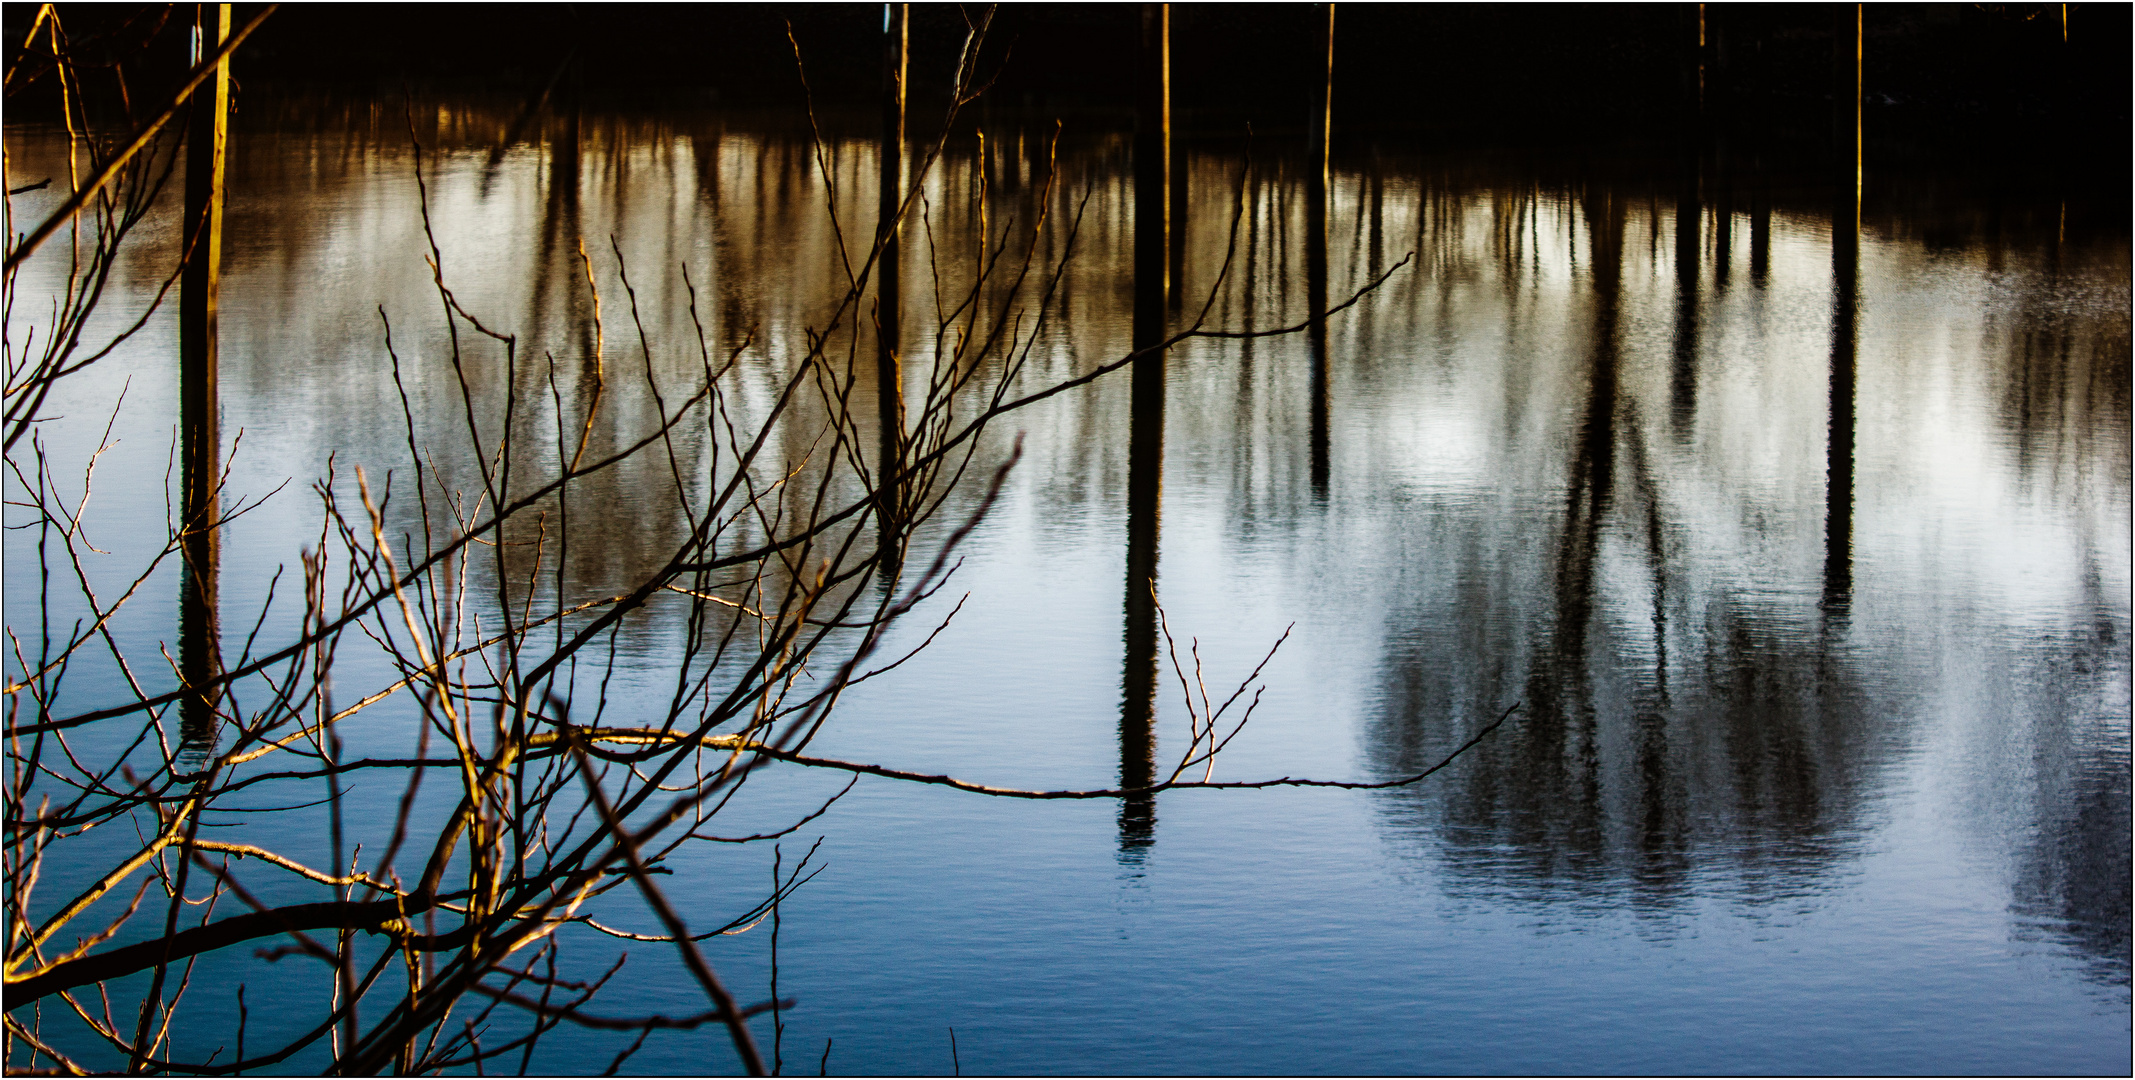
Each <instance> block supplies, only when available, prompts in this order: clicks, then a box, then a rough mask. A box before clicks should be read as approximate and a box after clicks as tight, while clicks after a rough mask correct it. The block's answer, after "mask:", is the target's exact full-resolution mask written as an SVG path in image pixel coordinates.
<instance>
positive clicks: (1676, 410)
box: [1668, 142, 1704, 442]
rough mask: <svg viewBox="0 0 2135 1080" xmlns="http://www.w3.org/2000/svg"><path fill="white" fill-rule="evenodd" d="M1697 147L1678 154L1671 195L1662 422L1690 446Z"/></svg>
mask: <svg viewBox="0 0 2135 1080" xmlns="http://www.w3.org/2000/svg"><path fill="white" fill-rule="evenodd" d="M1698 171H1699V170H1698V147H1697V144H1696V143H1695V142H1691V143H1688V144H1687V145H1686V146H1685V148H1684V149H1683V151H1682V172H1681V175H1680V176H1679V177H1678V178H1677V180H1676V193H1675V362H1674V364H1673V366H1671V367H1670V369H1669V379H1668V393H1669V397H1668V416H1669V419H1670V421H1671V422H1672V424H1673V431H1674V433H1675V437H1676V439H1677V441H1678V442H1688V441H1689V440H1690V434H1691V428H1692V425H1694V424H1695V423H1696V421H1697V411H1698V261H1699V259H1698V257H1699V256H1700V255H1701V254H1702V253H1703V250H1702V249H1703V245H1702V243H1701V238H1700V237H1699V235H1698V232H1699V229H1698V226H1699V218H1701V217H1703V216H1704V211H1703V210H1702V208H1701V206H1700V203H1699V195H1698V183H1699V178H1698Z"/></svg>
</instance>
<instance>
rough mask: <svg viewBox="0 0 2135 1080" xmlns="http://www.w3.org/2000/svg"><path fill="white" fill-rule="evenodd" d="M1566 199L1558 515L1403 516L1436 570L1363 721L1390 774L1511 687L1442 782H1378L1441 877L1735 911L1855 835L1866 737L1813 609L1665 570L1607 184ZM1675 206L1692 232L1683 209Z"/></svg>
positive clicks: (1800, 889)
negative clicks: (1572, 410) (1538, 524)
mask: <svg viewBox="0 0 2135 1080" xmlns="http://www.w3.org/2000/svg"><path fill="white" fill-rule="evenodd" d="M1582 203H1583V205H1582V211H1583V213H1582V215H1581V216H1582V217H1583V219H1584V221H1585V225H1586V229H1585V232H1586V235H1585V236H1584V237H1582V238H1581V239H1583V240H1584V241H1585V243H1584V244H1582V245H1581V247H1583V248H1585V249H1586V253H1587V256H1586V260H1585V261H1586V262H1587V264H1588V265H1589V266H1590V268H1591V275H1590V276H1591V282H1592V289H1593V293H1592V308H1591V324H1590V325H1591V329H1590V331H1589V336H1588V344H1587V346H1586V349H1587V356H1586V366H1587V375H1588V377H1587V386H1586V392H1585V395H1584V402H1583V407H1582V408H1581V409H1580V411H1579V413H1578V414H1577V415H1578V420H1577V427H1576V428H1575V429H1574V431H1573V432H1572V439H1571V442H1570V445H1569V449H1570V452H1571V456H1570V461H1569V462H1568V468H1567V472H1566V477H1567V479H1566V486H1565V488H1564V495H1563V498H1562V502H1561V506H1562V514H1563V518H1562V522H1561V525H1560V527H1559V528H1558V529H1557V530H1556V531H1555V533H1554V538H1553V542H1552V543H1550V544H1549V545H1547V546H1546V547H1542V546H1529V545H1526V544H1524V542H1523V541H1522V539H1521V538H1520V537H1519V536H1518V535H1516V534H1513V533H1507V532H1506V530H1507V529H1508V528H1517V527H1516V526H1515V525H1514V524H1513V523H1512V522H1511V521H1493V520H1491V519H1490V518H1489V517H1488V512H1487V511H1480V512H1479V513H1482V514H1483V515H1484V516H1482V517H1480V518H1477V517H1474V516H1471V512H1462V513H1459V514H1449V515H1447V520H1444V521H1442V522H1441V521H1433V522H1430V523H1428V524H1426V525H1424V526H1423V531H1424V532H1425V534H1426V535H1427V536H1428V539H1427V540H1425V541H1423V543H1428V544H1429V545H1430V546H1429V548H1428V549H1420V550H1410V551H1408V552H1407V553H1406V558H1407V559H1408V560H1410V561H1413V562H1417V563H1419V564H1422V565H1428V566H1430V567H1432V568H1433V569H1432V571H1431V573H1432V574H1433V575H1434V576H1436V575H1441V574H1442V575H1447V576H1448V577H1449V578H1450V579H1451V580H1453V581H1455V582H1457V583H1458V584H1457V585H1454V586H1453V592H1452V595H1451V596H1450V597H1448V596H1445V595H1443V594H1441V595H1440V596H1439V597H1438V598H1435V599H1432V600H1425V601H1421V602H1420V603H1419V605H1418V606H1417V607H1416V608H1415V609H1414V610H1413V611H1408V612H1397V613H1396V615H1395V616H1394V618H1395V622H1394V623H1393V624H1392V625H1390V627H1389V638H1390V648H1389V657H1388V661H1387V663H1388V668H1387V682H1386V704H1385V712H1384V713H1383V714H1382V716H1381V717H1380V718H1379V719H1378V720H1377V721H1376V722H1375V728H1374V731H1373V734H1372V736H1371V737H1372V739H1373V741H1374V742H1376V743H1377V756H1378V757H1379V758H1380V762H1381V768H1382V769H1383V770H1384V771H1385V772H1386V773H1387V774H1389V775H1393V774H1398V773H1400V772H1401V771H1404V770H1416V769H1419V768H1420V767H1423V766H1427V765H1429V764H1431V763H1432V762H1433V761H1435V760H1437V757H1438V756H1442V755H1443V754H1444V753H1446V752H1447V751H1449V750H1450V749H1451V748H1452V747H1453V746H1454V745H1457V744H1458V741H1459V738H1460V735H1461V733H1462V731H1463V730H1473V729H1474V728H1475V727H1476V726H1479V725H1480V724H1481V723H1484V722H1487V717H1483V716H1481V712H1482V710H1483V709H1484V708H1485V706H1484V705H1483V704H1482V703H1485V702H1497V703H1499V704H1498V705H1497V707H1499V708H1502V707H1503V704H1506V703H1510V702H1511V701H1512V700H1514V699H1519V700H1522V701H1523V705H1522V707H1521V709H1520V712H1519V720H1518V722H1517V724H1516V725H1511V726H1508V727H1507V728H1505V729H1502V730H1501V731H1500V732H1499V733H1498V734H1497V735H1495V736H1493V737H1492V739H1490V740H1488V741H1487V742H1485V743H1484V744H1482V745H1479V746H1478V747H1476V748H1475V749H1474V750H1473V751H1471V752H1470V756H1469V757H1468V758H1467V759H1466V760H1464V761H1463V762H1462V763H1461V764H1460V765H1458V766H1456V768H1455V769H1454V770H1452V774H1451V776H1450V777H1449V778H1448V779H1447V781H1446V782H1445V783H1444V784H1443V785H1442V786H1439V787H1436V788H1433V787H1431V786H1430V785H1420V786H1418V787H1416V788H1410V789H1400V790H1399V791H1397V792H1394V793H1390V795H1389V797H1388V799H1387V802H1386V804H1385V806H1386V811H1387V813H1388V814H1389V817H1390V818H1392V819H1393V820H1395V821H1397V822H1399V823H1400V824H1399V825H1398V826H1397V828H1398V830H1399V831H1401V832H1405V833H1409V834H1410V835H1414V836H1416V837H1417V838H1418V839H1419V840H1421V841H1422V842H1423V845H1424V847H1425V848H1426V849H1428V850H1432V851H1434V852H1435V854H1436V855H1437V857H1438V861H1439V862H1440V864H1441V865H1442V866H1443V867H1444V868H1445V869H1446V870H1447V871H1448V872H1449V874H1450V878H1451V880H1450V884H1451V886H1452V888H1453V889H1454V891H1456V892H1462V891H1466V890H1473V889H1480V890H1482V891H1484V892H1486V893H1489V894H1493V895H1499V896H1504V895H1509V896H1511V897H1512V898H1514V899H1523V900H1526V901H1532V902H1534V903H1537V904H1540V905H1555V904H1556V903H1558V902H1560V901H1562V900H1565V899H1574V900H1583V901H1591V902H1593V903H1597V904H1600V905H1604V906H1614V905H1617V904H1625V903H1627V904H1628V907H1629V908H1630V909H1631V910H1633V911H1637V912H1642V913H1645V914H1648V915H1664V914H1667V913H1669V912H1671V911H1680V910H1682V907H1683V904H1684V902H1685V901H1686V899H1687V898H1688V897H1689V896H1690V895H1691V894H1693V893H1694V892H1696V891H1700V888H1701V887H1700V886H1699V884H1698V883H1699V882H1700V881H1704V880H1707V879H1708V878H1712V879H1714V880H1715V881H1716V882H1719V883H1717V884H1716V885H1715V886H1714V887H1715V888H1717V889H1720V890H1723V891H1726V892H1728V893H1731V894H1733V895H1735V896H1737V897H1739V898H1741V899H1742V900H1743V901H1744V902H1746V903H1750V904H1764V903H1769V902H1771V901H1773V900H1776V899H1780V898H1783V897H1788V896H1802V895H1809V894H1813V893H1816V892H1818V891H1820V890H1822V889H1823V888H1825V887H1826V886H1825V885H1824V880H1825V878H1826V877H1827V873H1826V872H1827V871H1828V870H1829V868H1831V867H1832V866H1833V865H1834V864H1836V863H1837V862H1838V861H1839V860H1840V859H1841V858H1842V857H1844V856H1845V854H1846V853H1847V852H1848V851H1849V850H1850V849H1851V845H1852V841H1853V837H1854V836H1856V835H1857V834H1858V832H1859V829H1860V825H1859V823H1858V819H1859V808H1860V807H1861V805H1862V804H1863V802H1864V799H1865V795H1864V794H1863V792H1864V788H1865V786H1866V785H1865V779H1864V778H1865V777H1867V776H1870V775H1873V774H1874V772H1875V771H1876V769H1877V768H1879V767H1880V766H1879V763H1880V762H1881V761H1882V760H1883V759H1884V758H1885V757H1886V756H1887V755H1886V754H1885V753H1884V751H1883V749H1882V748H1883V747H1884V745H1885V744H1886V743H1887V742H1888V739H1887V736H1883V735H1879V734H1878V733H1877V732H1876V731H1875V730H1872V727H1871V724H1870V723H1869V718H1870V717H1871V716H1873V715H1876V714H1875V712H1874V711H1873V710H1871V709H1868V708H1865V707H1864V706H1863V705H1862V704H1861V701H1860V699H1861V693H1860V691H1859V689H1858V687H1857V685H1856V683H1855V682H1854V680H1853V679H1852V678H1851V675H1850V673H1849V670H1848V668H1847V666H1846V664H1845V662H1844V660H1843V658H1834V657H1831V656H1829V655H1827V653H1826V645H1825V644H1824V641H1823V639H1821V638H1820V637H1819V635H1818V634H1817V633H1816V623H1815V621H1814V618H1813V612H1810V611H1796V610H1789V609H1785V608H1780V607H1774V606H1773V601H1772V600H1770V599H1767V598H1764V597H1758V596H1740V597H1738V596H1735V595H1732V594H1728V593H1722V594H1720V595H1717V596H1714V595H1709V594H1706V595H1698V594H1697V590H1696V588H1695V586H1693V585H1690V584H1687V582H1690V581H1694V580H1695V576H1694V575H1693V574H1692V573H1691V572H1690V567H1691V566H1692V565H1693V556H1694V553H1692V552H1688V551H1685V550H1683V545H1682V543H1681V541H1680V540H1678V539H1676V538H1675V534H1674V532H1673V531H1672V529H1671V525H1670V522H1672V521H1675V520H1676V519H1677V518H1678V517H1679V516H1680V515H1681V513H1682V511H1681V509H1680V508H1673V509H1671V508H1669V507H1667V506H1665V505H1664V500H1665V499H1666V498H1667V497H1668V493H1669V492H1670V491H1671V490H1672V489H1671V488H1670V487H1669V485H1668V483H1667V481H1668V464H1667V462H1666V461H1665V460H1664V458H1663V455H1666V454H1680V453H1682V452H1683V451H1682V450H1681V449H1680V446H1681V443H1680V442H1679V440H1677V439H1676V438H1672V437H1670V434H1669V433H1672V432H1675V431H1677V430H1679V428H1680V423H1679V422H1678V421H1677V419H1676V418H1675V417H1674V416H1672V415H1671V416H1670V417H1669V418H1668V419H1666V420H1661V418H1660V417H1659V416H1658V415H1657V410H1652V409H1641V408H1640V403H1639V401H1638V399H1637V396H1636V394H1635V392H1634V391H1633V390H1631V389H1630V388H1629V387H1627V386H1626V384H1625V382H1624V380H1623V365H1624V362H1625V361H1624V357H1623V355H1622V349H1623V344H1622V342H1623V336H1624V335H1623V331H1622V329H1621V328H1620V326H1619V321H1620V310H1619V309H1620V305H1621V291H1622V290H1621V284H1622V282H1621V278H1622V273H1623V271H1622V264H1623V261H1624V257H1625V252H1624V231H1625V219H1626V205H1625V203H1626V200H1625V199H1624V198H1623V197H1622V196H1621V195H1620V194H1618V193H1616V192H1613V191H1610V190H1609V189H1607V188H1606V187H1603V186H1600V185H1598V184H1590V185H1588V187H1587V189H1586V193H1585V195H1584V197H1583V199H1582ZM1678 220H1679V221H1688V222H1690V223H1692V225H1693V230H1692V231H1693V235H1694V231H1695V230H1694V226H1695V223H1696V222H1697V220H1698V216H1697V214H1696V213H1695V211H1693V212H1691V213H1688V214H1683V215H1682V216H1681V217H1680V218H1679V219H1678ZM1501 257H1508V256H1501ZM1694 257H1695V254H1694V250H1693V252H1692V253H1691V255H1690V258H1691V259H1694ZM1689 261H1690V260H1689V259H1683V258H1681V257H1680V256H1679V260H1678V266H1679V267H1680V266H1683V265H1685V264H1686V263H1689ZM1507 272H1508V273H1510V272H1511V271H1510V270H1509V269H1508V271H1507ZM1690 287H1691V288H1694V287H1695V286H1694V282H1693V283H1690ZM1695 299H1696V298H1695V297H1692V299H1691V304H1694V303H1695ZM1685 309H1687V310H1690V311H1695V308H1694V307H1692V306H1690V305H1684V308H1679V310H1685ZM1689 330H1690V332H1693V333H1694V331H1695V326H1694V324H1693V325H1692V327H1690V328H1689ZM1678 348H1679V349H1680V344H1678ZM1679 355H1680V354H1679ZM1687 362H1688V363H1690V364H1692V365H1694V364H1695V363H1696V362H1697V361H1696V355H1695V352H1694V351H1693V352H1692V353H1691V355H1690V356H1689V358H1688V359H1687ZM1695 374H1696V372H1695V371H1692V372H1690V373H1689V377H1690V378H1692V379H1694V377H1695ZM1672 390H1673V387H1671V391H1672ZM1672 397H1673V394H1672V392H1671V399H1672ZM1669 404H1670V405H1671V406H1673V405H1674V404H1675V402H1674V401H1673V400H1671V401H1670V403H1669ZM1670 412H1671V413H1672V412H1673V409H1672V408H1671V409H1670ZM1656 421H1659V422H1656ZM1624 556H1629V557H1630V558H1632V559H1634V560H1636V562H1637V563H1640V564H1643V573H1640V572H1638V571H1629V572H1627V571H1626V570H1624V569H1623V562H1622V561H1621V560H1622V558H1623V557H1624ZM1605 558H1606V559H1607V560H1608V562H1609V565H1610V568H1609V569H1608V570H1606V571H1604V570H1603V568H1602V563H1603V560H1604V559H1605ZM1678 582H1686V584H1678ZM1541 597H1547V601H1546V603H1543V604H1535V603H1533V602H1532V601H1533V600H1534V599H1538V598H1541ZM1442 604H1450V605H1451V607H1450V608H1444V607H1440V606H1438V605H1442ZM1715 872H1718V873H1717V874H1716V873H1715Z"/></svg>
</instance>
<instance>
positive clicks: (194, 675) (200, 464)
mask: <svg viewBox="0 0 2135 1080" xmlns="http://www.w3.org/2000/svg"><path fill="white" fill-rule="evenodd" d="M208 10H209V9H207V8H201V9H200V11H201V13H202V14H203V15H205V14H206V13H207V11H208ZM229 11H230V9H228V8H223V9H222V27H221V33H222V34H223V35H224V36H225V37H226V36H227V35H228V34H229V32H230V27H229V19H230V15H229ZM204 29H206V27H204V26H203V25H201V24H198V23H196V24H195V26H194V37H193V41H194V43H195V45H194V48H195V50H196V52H197V51H199V50H200V42H201V41H202V40H203V38H202V36H201V31H202V30H204ZM213 40H221V39H220V38H216V39H213ZM229 84H230V73H229V65H228V64H224V65H222V66H221V68H220V69H219V70H218V72H217V74H216V76H215V81H214V82H213V83H212V84H210V86H211V88H212V90H213V93H212V94H206V93H203V94H202V95H201V96H200V98H196V99H195V100H196V101H198V100H202V99H204V100H205V101H207V102H211V103H212V105H213V107H211V108H204V107H195V108H194V109H193V110H192V118H191V121H190V129H189V130H188V131H187V133H186V155H185V192H184V200H185V216H184V218H183V219H182V220H183V221H184V222H185V227H186V232H187V234H188V235H189V236H191V237H192V238H193V242H192V244H191V248H192V252H193V254H192V257H191V258H190V259H188V260H187V261H186V265H185V269H184V271H183V280H182V282H181V283H180V286H179V294H178V372H179V374H178V427H179V432H180V434H179V438H178V442H179V450H178V454H179V476H178V486H179V498H180V500H181V501H180V507H181V511H180V514H181V520H182V522H183V526H184V531H183V533H182V538H181V540H180V543H179V552H180V555H181V556H182V558H183V567H182V569H181V571H180V574H179V584H178V669H179V675H180V676H181V678H182V679H183V681H184V684H185V685H186V686H189V687H199V688H201V689H200V690H199V691H198V692H197V693H193V694H190V695H188V696H187V697H186V698H185V699H184V700H183V701H182V702H181V703H180V705H179V709H178V716H179V722H178V726H179V743H178V752H177V756H176V758H175V759H174V761H173V762H172V765H171V771H172V773H173V774H174V775H177V776H191V775H194V774H197V773H199V772H201V771H202V770H203V769H205V768H206V767H207V766H208V764H209V763H210V762H211V761H212V760H213V759H214V756H215V746H216V743H217V742H218V741H219V739H220V738H221V732H220V727H221V724H220V722H219V720H218V717H217V705H218V704H219V702H220V701H221V699H222V692H221V691H220V690H219V689H216V688H214V687H213V685H212V684H213V683H214V681H215V680H216V679H217V678H218V677H220V676H221V675H222V617H221V607H222V600H221V596H222V589H221V586H222V581H221V578H222V530H221V529H220V528H218V527H216V520H217V519H218V518H219V517H220V516H221V503H222V493H221V486H220V477H221V475H222V468H221V463H222V423H221V412H222V394H221V390H220V383H221V372H220V368H221V360H220V357H219V355H218V351H219V341H218V333H217V327H216V308H217V296H216V294H217V291H218V290H219V289H220V288H221V275H222V243H223V239H222V227H223V226H222V220H223V170H224V158H223V152H224V144H225V137H226V135H227V133H228V126H227V125H228V122H229V112H228V107H227V103H228V100H229Z"/></svg>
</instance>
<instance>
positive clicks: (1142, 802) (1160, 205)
mask: <svg viewBox="0 0 2135 1080" xmlns="http://www.w3.org/2000/svg"><path fill="white" fill-rule="evenodd" d="M1170 24H1171V16H1170V5H1168V4H1143V5H1142V10H1141V48H1140V52H1139V56H1138V67H1139V71H1138V72H1137V76H1136V82H1137V95H1136V111H1135V133H1134V347H1135V348H1136V349H1147V348H1150V347H1152V346H1154V345H1156V344H1158V343H1160V342H1162V341H1163V340H1164V333H1165V321H1166V309H1167V307H1168V304H1169V294H1170V291H1171V282H1170V273H1169V271H1170V266H1169V264H1170V261H1171V260H1170V248H1171V242H1170V235H1169V234H1170V229H1169V224H1170V223H1169V214H1170V210H1171V193H1170V187H1171V25H1170ZM1133 394H1134V404H1133V416H1132V420H1131V426H1130V429H1129V435H1128V447H1127V459H1128V460H1127V596H1126V667H1125V673H1124V675H1123V676H1122V697H1121V705H1120V717H1119V782H1120V786H1121V787H1146V786H1148V785H1149V784H1151V783H1153V782H1154V781H1155V777H1156V757H1155V755H1156V728H1155V726H1154V723H1153V721H1154V719H1155V712H1156V669H1157V657H1156V653H1157V648H1156V639H1157V612H1156V597H1155V592H1154V590H1155V586H1156V569H1157V566H1156V562H1157V535H1158V518H1159V509H1160V504H1161V500H1162V488H1163V471H1164V357H1163V355H1162V354H1160V353H1152V354H1150V355H1148V356H1144V357H1141V358H1140V359H1138V360H1136V361H1135V362H1134V376H1133ZM1155 832H1156V801H1155V799H1153V798H1138V799H1137V798H1130V799H1127V800H1125V801H1123V802H1122V803H1121V805H1120V811H1119V843H1120V854H1121V855H1122V856H1123V857H1136V853H1137V852H1138V851H1139V850H1140V849H1142V848H1145V847H1147V846H1148V845H1149V844H1150V843H1151V842H1152V841H1153V840H1154V838H1155Z"/></svg>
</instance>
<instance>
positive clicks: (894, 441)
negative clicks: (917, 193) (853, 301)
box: [875, 4, 911, 553]
mask: <svg viewBox="0 0 2135 1080" xmlns="http://www.w3.org/2000/svg"><path fill="white" fill-rule="evenodd" d="M882 7H883V35H882V40H883V46H882V177H881V181H882V183H881V194H880V198H879V200H878V201H877V204H876V206H877V218H876V220H877V221H878V222H879V225H878V229H879V232H880V235H879V237H878V240H879V241H880V243H881V246H882V252H881V255H880V256H879V257H878V260H877V264H876V269H875V274H876V277H875V324H876V331H875V387H876V394H877V399H878V402H879V413H878V423H879V425H880V427H881V429H882V448H881V458H880V464H879V465H878V466H877V472H878V474H879V475H878V476H877V479H876V482H877V484H878V485H879V489H880V490H879V493H878V496H877V498H878V499H879V506H878V507H877V513H878V514H879V516H880V517H881V522H882V530H883V536H884V544H883V547H884V548H885V549H887V550H889V551H891V552H892V553H897V552H901V551H902V550H903V546H904V545H903V543H902V542H901V539H900V538H899V533H900V531H901V529H902V527H903V526H902V521H903V517H904V511H903V508H902V501H903V500H902V498H901V494H902V491H903V486H902V485H901V484H896V483H892V482H891V480H890V478H891V476H892V475H893V474H895V473H896V471H897V470H898V468H899V467H900V465H901V463H902V462H903V460H904V373H903V369H902V366H901V365H900V363H899V361H898V348H899V347H900V345H901V343H902V341H903V322H902V315H903V302H902V297H903V293H902V291H901V286H900V284H899V279H898V266H897V256H898V251H897V247H898V244H897V238H898V224H897V213H898V210H899V208H900V207H901V206H902V204H903V202H904V96H905V95H904V85H905V70H906V64H907V59H908V56H909V54H910V47H911V15H910V7H911V6H910V5H909V4H884V5H883V6H882Z"/></svg>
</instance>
